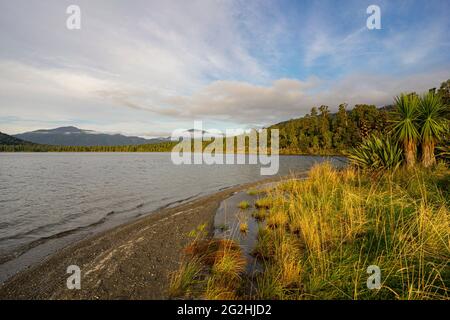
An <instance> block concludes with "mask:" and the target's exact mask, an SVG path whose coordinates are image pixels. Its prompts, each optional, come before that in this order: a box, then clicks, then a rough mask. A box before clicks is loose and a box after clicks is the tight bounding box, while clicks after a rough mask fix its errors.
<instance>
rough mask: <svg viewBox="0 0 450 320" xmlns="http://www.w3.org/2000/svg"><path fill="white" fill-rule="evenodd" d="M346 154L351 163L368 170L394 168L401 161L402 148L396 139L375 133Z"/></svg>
mask: <svg viewBox="0 0 450 320" xmlns="http://www.w3.org/2000/svg"><path fill="white" fill-rule="evenodd" d="M347 156H348V158H349V160H350V162H351V163H352V164H354V165H356V166H357V167H360V168H363V169H366V170H370V171H374V170H395V169H397V168H398V167H399V166H400V164H401V163H402V162H403V154H402V149H401V148H400V147H399V145H398V143H397V142H396V141H394V140H393V139H391V138H390V137H377V136H375V135H371V136H370V137H369V138H368V139H366V140H364V141H363V142H362V143H361V144H360V145H359V146H358V147H356V148H354V149H352V150H350V151H349V152H347Z"/></svg>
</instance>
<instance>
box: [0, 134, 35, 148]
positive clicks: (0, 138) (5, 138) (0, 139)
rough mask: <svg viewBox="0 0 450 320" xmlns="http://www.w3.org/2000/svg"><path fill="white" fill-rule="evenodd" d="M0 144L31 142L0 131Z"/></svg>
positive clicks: (9, 144)
mask: <svg viewBox="0 0 450 320" xmlns="http://www.w3.org/2000/svg"><path fill="white" fill-rule="evenodd" d="M0 144H3V145H8V146H12V145H24V144H32V143H30V142H28V141H24V140H22V139H18V138H15V137H13V136H10V135H7V134H5V133H1V132H0Z"/></svg>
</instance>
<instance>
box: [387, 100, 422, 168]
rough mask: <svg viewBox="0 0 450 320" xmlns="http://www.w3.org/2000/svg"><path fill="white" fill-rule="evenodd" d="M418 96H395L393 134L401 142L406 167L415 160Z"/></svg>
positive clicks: (417, 135) (417, 133)
mask: <svg viewBox="0 0 450 320" xmlns="http://www.w3.org/2000/svg"><path fill="white" fill-rule="evenodd" d="M418 105H419V98H418V97H417V95H415V94H409V95H406V94H401V95H400V96H397V97H396V98H395V107H396V108H395V111H394V115H395V120H394V127H393V134H394V137H395V138H396V139H397V141H399V142H401V143H402V144H403V149H404V153H405V159H406V163H407V165H408V167H410V168H411V167H413V166H414V164H415V161H416V152H417V141H418V139H419V137H420V135H419V131H418V129H417V116H418Z"/></svg>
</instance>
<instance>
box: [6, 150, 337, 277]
mask: <svg viewBox="0 0 450 320" xmlns="http://www.w3.org/2000/svg"><path fill="white" fill-rule="evenodd" d="M327 159H328V160H330V161H332V163H334V164H335V165H336V166H340V165H342V164H343V163H344V160H343V159H342V158H337V157H331V158H325V157H315V156H280V169H279V172H278V175H279V176H283V175H287V174H289V173H290V172H294V171H295V172H298V171H306V170H308V169H309V168H310V167H311V166H312V165H313V164H314V163H317V162H322V161H324V160H327ZM265 178H268V176H261V175H260V166H259V165H237V164H234V165H206V164H202V165H174V164H173V163H172V161H171V159H170V153H0V282H2V281H4V280H5V279H6V278H8V277H9V276H11V275H12V274H14V273H15V272H17V271H18V270H20V269H22V268H24V267H26V266H29V265H31V264H33V263H36V262H38V261H40V260H42V259H43V258H45V257H46V256H48V255H49V254H51V253H52V252H54V251H55V250H57V249H59V248H61V247H63V246H65V245H67V244H69V243H71V242H73V241H77V240H80V239H82V238H85V237H87V236H89V235H92V234H93V233H95V232H99V231H102V230H105V229H108V228H111V227H114V226H117V225H119V224H122V223H125V222H128V221H131V220H133V219H135V218H137V217H139V216H142V215H144V214H148V213H150V212H152V211H154V210H156V209H158V208H161V207H164V206H170V205H176V204H177V203H179V202H181V201H187V200H189V199H193V198H196V197H200V196H203V195H207V194H210V193H213V192H216V191H219V190H221V189H224V188H227V187H231V186H235V185H238V184H242V183H247V182H253V181H257V180H260V179H265Z"/></svg>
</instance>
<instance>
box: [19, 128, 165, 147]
mask: <svg viewBox="0 0 450 320" xmlns="http://www.w3.org/2000/svg"><path fill="white" fill-rule="evenodd" d="M13 137H15V138H18V139H21V140H26V141H30V142H33V143H39V144H46V145H59V146H124V145H140V144H150V143H160V142H165V141H167V138H154V139H145V138H141V137H134V136H125V135H122V134H107V133H101V132H97V131H93V130H83V129H79V128H77V127H73V126H69V127H59V128H55V129H41V130H36V131H31V132H25V133H21V134H16V135H13Z"/></svg>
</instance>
